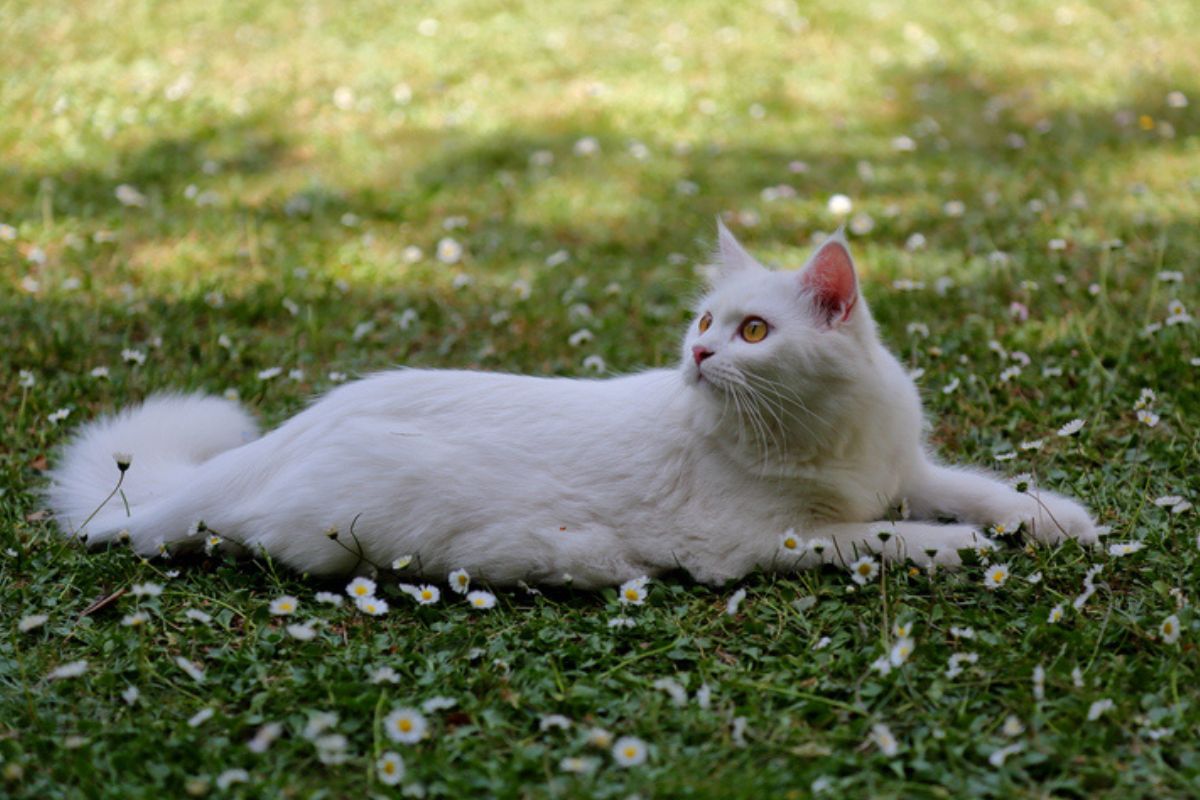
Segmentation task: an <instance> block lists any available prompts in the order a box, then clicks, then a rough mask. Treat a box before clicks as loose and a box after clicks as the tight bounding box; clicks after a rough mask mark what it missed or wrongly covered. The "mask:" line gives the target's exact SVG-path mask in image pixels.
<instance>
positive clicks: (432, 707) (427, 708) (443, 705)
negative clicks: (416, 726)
mask: <svg viewBox="0 0 1200 800" xmlns="http://www.w3.org/2000/svg"><path fill="white" fill-rule="evenodd" d="M456 705H458V701H457V700H455V699H454V698H453V697H431V698H429V699H428V700H426V701H425V702H424V703H421V710H422V711H424V712H425V713H426V714H433V713H434V712H436V711H445V710H446V709H449V708H454V707H455V706H456Z"/></svg>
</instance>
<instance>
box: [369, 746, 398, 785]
mask: <svg viewBox="0 0 1200 800" xmlns="http://www.w3.org/2000/svg"><path fill="white" fill-rule="evenodd" d="M375 774H376V775H377V776H378V777H379V782H380V783H382V784H383V785H384V786H396V785H397V784H399V783H400V781H402V780H404V759H402V758H401V757H400V754H399V753H394V752H392V751H390V750H389V751H388V752H386V753H384V754H383V755H381V756H380V757H379V760H378V761H376V762H375Z"/></svg>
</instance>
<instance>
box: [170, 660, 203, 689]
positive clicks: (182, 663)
mask: <svg viewBox="0 0 1200 800" xmlns="http://www.w3.org/2000/svg"><path fill="white" fill-rule="evenodd" d="M175 665H176V666H178V667H179V668H180V669H181V670H183V671H184V672H186V673H187V675H188V677H189V678H191V679H192V680H194V681H195V682H196V683H203V682H204V670H202V669H200V668H199V667H197V666H196V665H195V664H193V663H192V662H191V661H188V660H187V659H186V658H184V657H183V656H176V657H175Z"/></svg>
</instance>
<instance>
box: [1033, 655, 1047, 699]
mask: <svg viewBox="0 0 1200 800" xmlns="http://www.w3.org/2000/svg"><path fill="white" fill-rule="evenodd" d="M1032 680H1033V699H1034V700H1045V699H1046V668H1045V667H1043V666H1042V665H1041V664H1038V665H1037V666H1036V667H1034V668H1033V678H1032Z"/></svg>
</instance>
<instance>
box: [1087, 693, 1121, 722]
mask: <svg viewBox="0 0 1200 800" xmlns="http://www.w3.org/2000/svg"><path fill="white" fill-rule="evenodd" d="M1114 705H1115V704H1114V703H1113V701H1112V700H1109V699H1108V698H1107V697H1102V698H1101V699H1099V700H1097V701H1096V702H1094V703H1092V704H1091V705H1090V706H1089V707H1088V713H1087V718H1088V722H1095V721H1096V720H1098V719H1100V717H1101V716H1102V715H1103V714H1106V713H1108V712H1109V711H1111V710H1112V709H1113V706H1114Z"/></svg>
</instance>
